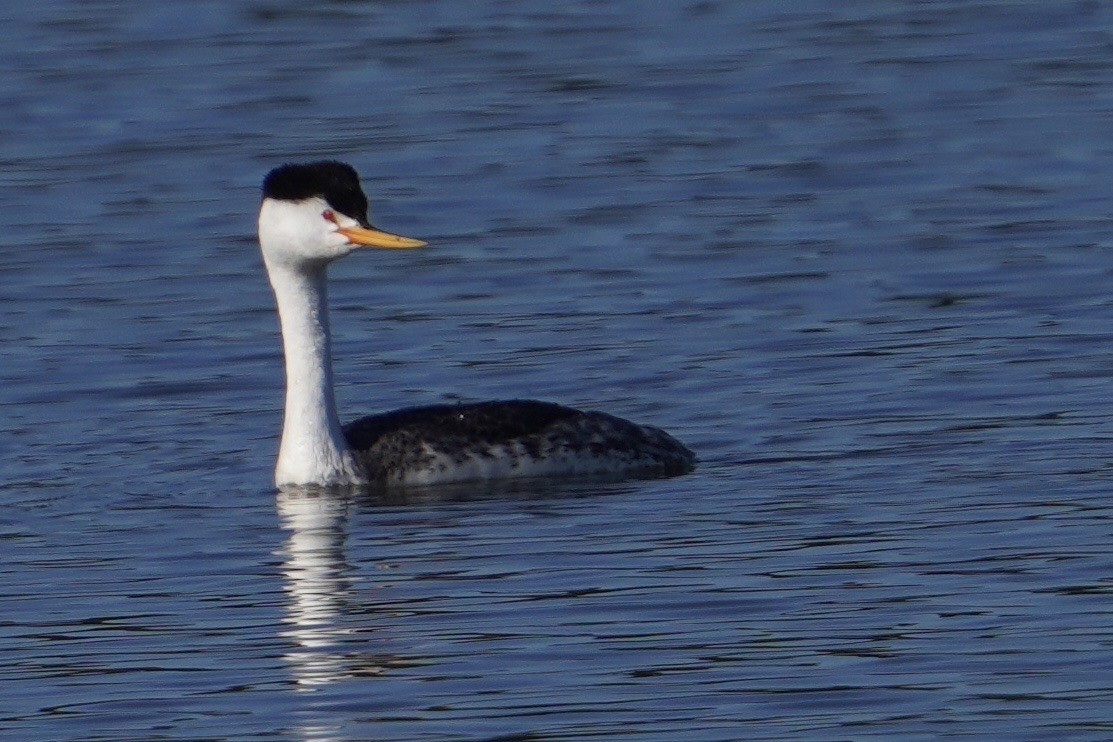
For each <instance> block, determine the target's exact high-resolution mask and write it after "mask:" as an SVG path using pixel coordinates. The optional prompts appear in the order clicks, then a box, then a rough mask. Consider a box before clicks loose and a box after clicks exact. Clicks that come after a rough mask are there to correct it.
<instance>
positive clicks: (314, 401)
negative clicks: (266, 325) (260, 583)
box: [259, 161, 696, 487]
mask: <svg viewBox="0 0 1113 742" xmlns="http://www.w3.org/2000/svg"><path fill="white" fill-rule="evenodd" d="M424 244H425V243H424V242H422V241H420V240H414V239H410V238H408V237H399V236H397V235H393V234H389V233H387V232H381V231H379V230H377V229H374V228H373V227H372V226H371V225H370V223H368V221H367V197H366V196H365V195H364V193H363V189H362V188H361V187H360V183H359V175H357V174H356V171H355V170H354V169H353V168H352V167H351V166H350V165H347V164H344V163H342V162H334V161H323V162H313V163H309V164H298V165H283V166H281V167H278V168H275V169H274V170H272V171H271V172H270V173H269V174H268V175H267V176H266V178H265V179H264V181H263V203H262V207H261V208H260V210H259V245H260V247H261V249H262V252H263V262H264V263H265V264H266V268H267V275H268V277H269V278H270V283H271V287H272V288H273V289H274V296H275V301H276V303H277V305H278V316H279V322H280V324H281V327H282V345H283V351H284V353H285V357H286V412H285V417H284V420H283V423H282V442H281V444H280V445H279V450H278V463H277V464H276V466H275V473H274V476H275V484H277V485H278V486H279V487H285V486H322V487H358V486H377V487H384V486H394V485H427V484H437V483H442V482H457V481H466V480H472V479H503V478H510V477H529V476H559V475H572V474H599V475H602V474H614V475H630V476H645V475H674V474H682V473H684V472H687V471H690V470H691V469H692V468H693V466H694V465H695V461H696V457H695V455H694V454H693V453H692V452H691V451H689V450H688V449H687V448H685V447H684V445H682V444H681V443H680V442H679V441H677V440H676V439H675V438H673V437H672V436H670V435H669V434H668V433H666V432H664V431H663V430H659V429H658V428H654V427H650V426H646V425H637V424H635V423H632V422H629V421H628V420H623V419H621V418H618V417H614V416H612V415H607V414H605V413H602V412H582V411H580V410H575V409H572V408H570V407H564V406H563V405H558V404H553V403H551V402H537V401H532V400H511V401H502V402H479V403H472V404H441V405H432V406H429V407H411V408H407V409H402V410H397V411H394V412H388V413H386V414H382V415H373V416H371V417H365V418H363V419H361V420H357V421H355V422H353V423H350V424H349V425H347V426H341V424H340V420H339V418H338V417H337V414H336V400H335V397H334V396H333V386H332V360H331V352H330V351H331V347H330V346H331V341H330V337H329V320H328V296H327V290H326V273H327V269H328V265H329V263H331V262H332V261H333V260H336V259H337V258H342V257H344V256H345V255H347V254H349V253H351V252H352V251H354V250H355V249H357V248H359V247H380V248H402V249H404V248H414V247H421V246H422V245H424Z"/></svg>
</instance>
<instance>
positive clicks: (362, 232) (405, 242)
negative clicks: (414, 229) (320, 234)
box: [336, 227, 426, 250]
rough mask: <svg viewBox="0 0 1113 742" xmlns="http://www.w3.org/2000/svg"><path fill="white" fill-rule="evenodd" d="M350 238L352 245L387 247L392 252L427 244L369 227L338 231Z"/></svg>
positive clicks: (340, 229)
mask: <svg viewBox="0 0 1113 742" xmlns="http://www.w3.org/2000/svg"><path fill="white" fill-rule="evenodd" d="M336 231H337V232H339V233H340V234H342V235H344V236H345V237H347V238H348V240H349V241H350V242H352V244H355V245H366V246H367V247H385V248H387V249H392V250H406V249H409V248H411V247H423V246H424V245H425V244H426V243H424V242H422V241H421V240H415V239H411V238H409V237H401V236H399V235H396V234H391V233H390V232H380V231H379V230H377V229H368V228H367V227H340V228H339V229H337V230H336Z"/></svg>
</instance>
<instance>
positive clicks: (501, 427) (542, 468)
mask: <svg viewBox="0 0 1113 742" xmlns="http://www.w3.org/2000/svg"><path fill="white" fill-rule="evenodd" d="M344 434H345V436H346V438H347V440H348V444H349V446H350V447H351V450H352V452H353V453H354V455H355V458H356V460H357V462H359V464H360V465H361V466H363V468H364V470H365V474H366V476H367V478H368V480H369V481H370V482H372V483H376V484H382V485H390V484H434V483H437V482H450V481H461V480H468V479H493V478H500V479H501V478H508V477H528V476H546V475H550V476H551V475H560V474H611V473H614V474H619V473H621V474H627V475H673V474H682V473H684V472H686V471H689V470H690V469H691V468H692V467H693V466H694V464H695V455H694V454H692V452H691V451H689V450H688V449H687V448H685V447H684V446H683V445H682V444H681V443H680V442H679V441H677V440H676V439H675V438H673V437H672V436H670V435H669V434H668V433H666V432H664V431H663V430H660V429H658V428H654V427H650V426H644V425H637V424H635V423H632V422H629V421H628V420H623V419H622V418H618V417H614V416H613V415H608V414H605V413H602V412H583V411H580V410H576V409H573V408H571V407H565V406H563V405H559V404H554V403H552V402H538V401H533V400H510V401H500V402H478V403H473V404H460V405H447V404H446V405H434V406H430V407H411V408H407V409H402V410H396V411H394V412H389V413H386V414H383V415H373V416H371V417H365V418H363V419H361V420H357V421H355V422H353V423H350V424H349V425H347V426H346V427H345V428H344Z"/></svg>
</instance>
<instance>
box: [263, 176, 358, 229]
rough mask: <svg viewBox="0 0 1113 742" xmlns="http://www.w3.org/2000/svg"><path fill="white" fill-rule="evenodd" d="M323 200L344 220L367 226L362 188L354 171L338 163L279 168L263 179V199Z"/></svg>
mask: <svg viewBox="0 0 1113 742" xmlns="http://www.w3.org/2000/svg"><path fill="white" fill-rule="evenodd" d="M314 196H320V197H321V198H323V199H324V200H325V201H326V202H327V203H328V205H329V206H331V207H332V208H333V209H335V210H336V211H339V212H340V213H341V214H344V215H345V216H350V217H351V218H353V219H355V220H356V221H358V222H359V223H360V224H361V225H363V226H365V227H366V226H369V225H368V223H367V196H366V195H364V193H363V188H361V187H360V185H359V174H358V173H357V172H356V170H355V168H353V167H352V166H351V165H348V164H347V163H344V162H337V161H336V160H321V161H320V162H309V163H304V164H291V165H282V166H280V167H276V168H275V169H274V170H271V171H270V172H269V173H267V177H266V178H264V179H263V198H273V199H277V200H279V201H304V200H305V199H307V198H313V197H314Z"/></svg>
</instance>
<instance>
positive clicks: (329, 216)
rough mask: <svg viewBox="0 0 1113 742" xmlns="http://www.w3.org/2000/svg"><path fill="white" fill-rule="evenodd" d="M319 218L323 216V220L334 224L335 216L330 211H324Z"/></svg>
mask: <svg viewBox="0 0 1113 742" xmlns="http://www.w3.org/2000/svg"><path fill="white" fill-rule="evenodd" d="M321 216H323V217H324V218H325V219H327V220H328V221H330V222H332V223H333V224H336V214H334V213H333V211H332V209H325V210H324V211H322V212H321Z"/></svg>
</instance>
